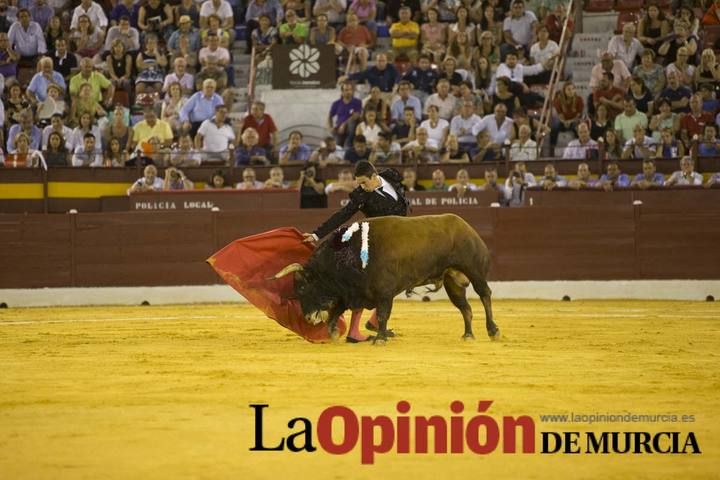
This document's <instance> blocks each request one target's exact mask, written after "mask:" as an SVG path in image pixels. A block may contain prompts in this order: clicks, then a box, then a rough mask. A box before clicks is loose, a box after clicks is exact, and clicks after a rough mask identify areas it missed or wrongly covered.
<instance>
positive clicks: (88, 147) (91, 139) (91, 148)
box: [72, 133, 103, 167]
mask: <svg viewBox="0 0 720 480" xmlns="http://www.w3.org/2000/svg"><path fill="white" fill-rule="evenodd" d="M95 141H96V140H95V135H93V134H92V133H86V134H85V136H83V144H82V145H78V146H77V147H75V150H74V154H73V158H72V166H73V167H102V166H103V157H102V153H100V152H99V151H98V148H97V147H96V145H95Z"/></svg>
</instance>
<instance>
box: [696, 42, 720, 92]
mask: <svg viewBox="0 0 720 480" xmlns="http://www.w3.org/2000/svg"><path fill="white" fill-rule="evenodd" d="M718 81H720V65H718V63H717V59H716V58H715V51H714V50H713V49H712V48H706V49H705V50H703V52H702V55H701V56H700V65H698V66H697V68H696V69H695V70H694V72H693V80H692V85H693V86H694V87H695V88H696V89H698V88H700V86H701V85H703V84H705V83H707V84H710V85H711V86H713V87H714V86H715V85H717V84H718Z"/></svg>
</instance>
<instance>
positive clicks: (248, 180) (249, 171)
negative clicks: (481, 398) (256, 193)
mask: <svg viewBox="0 0 720 480" xmlns="http://www.w3.org/2000/svg"><path fill="white" fill-rule="evenodd" d="M242 179H243V181H242V182H240V183H238V184H237V185H235V188H236V189H238V190H260V189H261V188H263V187H264V186H265V184H264V183H263V182H260V181H258V180H257V178H256V175H255V169H253V168H250V167H247V168H245V169H243V172H242Z"/></svg>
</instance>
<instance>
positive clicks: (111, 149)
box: [50, 134, 128, 167]
mask: <svg viewBox="0 0 720 480" xmlns="http://www.w3.org/2000/svg"><path fill="white" fill-rule="evenodd" d="M56 135H57V134H56ZM50 140H52V138H51V139H50ZM127 161H128V152H127V150H125V149H124V148H123V146H122V145H121V144H120V140H119V139H117V138H111V139H110V141H109V142H108V147H107V149H106V150H105V154H104V160H103V165H104V166H106V167H124V166H125V164H126V163H127Z"/></svg>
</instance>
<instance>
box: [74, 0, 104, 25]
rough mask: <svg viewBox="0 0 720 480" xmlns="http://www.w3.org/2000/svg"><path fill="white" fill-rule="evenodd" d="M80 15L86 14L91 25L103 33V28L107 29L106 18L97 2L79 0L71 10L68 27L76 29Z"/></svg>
mask: <svg viewBox="0 0 720 480" xmlns="http://www.w3.org/2000/svg"><path fill="white" fill-rule="evenodd" d="M82 15H87V16H88V17H89V18H90V23H91V24H92V26H93V27H95V28H99V29H101V30H102V31H103V33H105V29H107V26H108V19H107V16H106V15H105V12H104V11H103V9H102V7H101V6H100V5H99V4H98V3H96V2H93V1H92V0H81V2H80V5H78V6H77V7H75V10H73V16H72V20H71V21H70V28H71V29H72V30H77V27H78V20H79V19H80V17H81V16H82Z"/></svg>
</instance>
